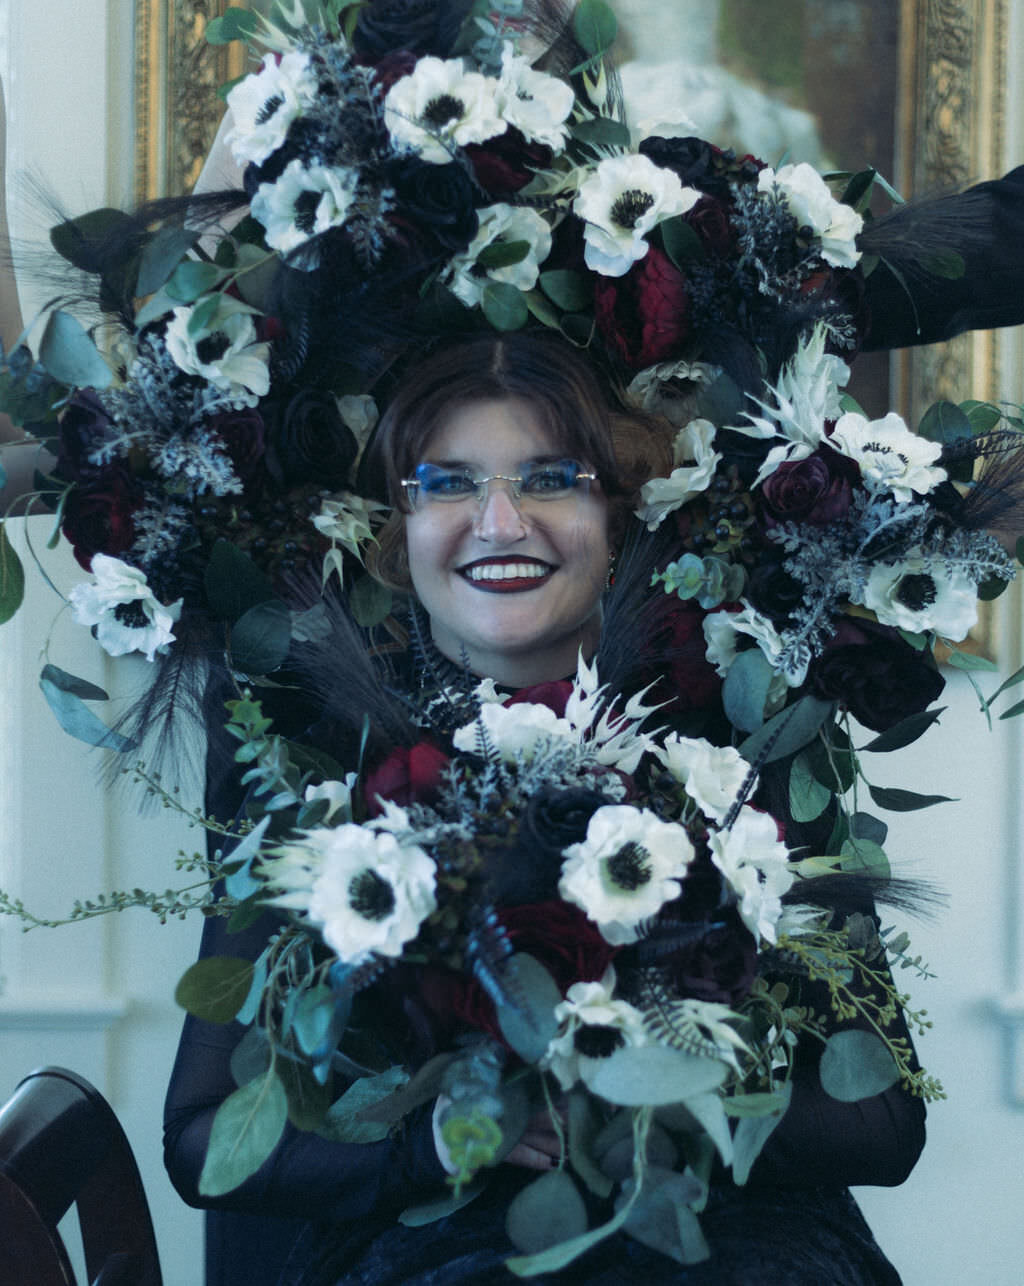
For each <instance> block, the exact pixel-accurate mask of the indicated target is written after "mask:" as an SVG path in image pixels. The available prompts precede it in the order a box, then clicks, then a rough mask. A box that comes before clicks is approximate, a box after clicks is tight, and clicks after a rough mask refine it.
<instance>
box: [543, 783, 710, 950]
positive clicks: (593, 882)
mask: <svg viewBox="0 0 1024 1286" xmlns="http://www.w3.org/2000/svg"><path fill="white" fill-rule="evenodd" d="M692 858H693V845H692V844H691V843H690V837H689V836H688V835H687V833H686V829H685V827H682V826H680V825H679V824H678V823H677V822H666V821H662V819H661V818H660V817H658V816H657V815H656V814H654V813H652V812H651V811H650V810H649V809H646V808H634V807H632V806H631V805H629V804H605V805H604V806H603V807H601V808H599V809H598V810H597V811H596V812H595V813H594V814H593V816H592V817H591V819H590V822H589V824H588V825H587V837H586V839H585V840H583V841H582V843H579V844H570V845H569V847H568V848H567V849H566V850H565V861H564V862H563V863H562V877H561V879H560V880H559V882H558V891H559V893H560V894H561V896H562V897H563V898H564V899H565V900H566V901H567V902H572V903H573V905H574V906H578V907H579V908H580V909H581V910H582V911H583V912H585V913H586V915H587V916H588V917H589V918H590V919H591V920H593V921H594V923H595V924H596V925H597V927H598V930H599V931H600V933H601V936H602V937H603V938H604V940H605V941H606V942H610V943H611V944H612V945H613V946H622V945H624V944H625V943H627V942H635V941H636V940H637V938H638V937H639V930H640V925H641V924H642V923H643V922H644V921H645V920H648V919H650V918H651V916H653V915H657V913H658V912H659V911H660V910H661V908H662V907H663V906H664V905H665V903H666V902H671V901H672V900H673V899H675V898H677V897H678V896H679V894H680V892H681V891H682V884H681V881H682V880H683V879H684V877H685V875H686V871H687V867H688V866H689V864H690V861H691V860H692Z"/></svg>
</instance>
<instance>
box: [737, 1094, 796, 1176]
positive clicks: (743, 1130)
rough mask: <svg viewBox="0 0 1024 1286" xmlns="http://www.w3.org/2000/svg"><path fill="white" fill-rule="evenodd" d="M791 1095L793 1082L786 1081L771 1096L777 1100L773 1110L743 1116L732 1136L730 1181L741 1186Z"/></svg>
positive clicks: (782, 1113) (785, 1108)
mask: <svg viewBox="0 0 1024 1286" xmlns="http://www.w3.org/2000/svg"><path fill="white" fill-rule="evenodd" d="M792 1096H793V1083H792V1082H791V1081H786V1082H785V1084H784V1085H783V1086H782V1087H781V1088H780V1090H779V1091H778V1093H777V1094H776V1095H773V1097H774V1098H775V1099H776V1100H777V1107H776V1109H775V1110H773V1111H770V1112H766V1113H764V1114H761V1113H758V1115H757V1116H743V1117H741V1118H740V1121H739V1124H738V1125H737V1126H736V1132H735V1133H734V1134H733V1136H732V1143H733V1158H732V1181H733V1183H735V1184H737V1185H738V1186H740V1187H742V1186H743V1184H745V1183H746V1181H747V1179H748V1178H749V1177H750V1168H751V1166H752V1165H753V1164H754V1162H755V1161H756V1160H757V1158H758V1157H759V1156H760V1154H761V1149H762V1148H763V1147H764V1145H765V1144H766V1143H767V1142H768V1139H769V1138H770V1137H771V1134H772V1131H773V1130H774V1129H775V1127H776V1126H777V1125H778V1123H779V1122H780V1121H781V1120H782V1118H783V1117H784V1116H785V1114H786V1110H787V1109H788V1107H789V1103H790V1099H791V1098H792Z"/></svg>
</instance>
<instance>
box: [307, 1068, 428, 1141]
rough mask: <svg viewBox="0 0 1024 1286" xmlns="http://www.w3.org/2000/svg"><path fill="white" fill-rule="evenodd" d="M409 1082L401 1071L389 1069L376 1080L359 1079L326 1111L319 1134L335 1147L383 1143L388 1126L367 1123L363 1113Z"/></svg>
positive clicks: (387, 1124)
mask: <svg viewBox="0 0 1024 1286" xmlns="http://www.w3.org/2000/svg"><path fill="white" fill-rule="evenodd" d="M408 1080H409V1075H408V1073H407V1072H406V1071H405V1070H404V1068H401V1067H391V1068H389V1069H388V1070H387V1071H386V1072H381V1073H380V1074H379V1075H377V1076H365V1077H361V1078H360V1079H359V1080H357V1081H355V1082H354V1083H353V1084H352V1085H350V1086H349V1088H348V1089H347V1090H346V1091H345V1093H344V1094H342V1096H341V1098H339V1099H338V1100H337V1102H335V1103H333V1104H332V1105H331V1107H330V1108H329V1109H328V1111H327V1115H326V1117H325V1120H324V1124H323V1128H322V1130H321V1133H322V1134H324V1135H325V1137H327V1138H329V1139H331V1140H332V1141H334V1142H336V1143H377V1142H379V1141H380V1140H381V1139H386V1138H387V1136H388V1133H389V1132H390V1129H391V1126H390V1124H389V1123H388V1122H387V1121H381V1120H374V1119H373V1118H370V1119H367V1118H366V1117H365V1116H364V1115H363V1110H364V1109H365V1108H367V1107H369V1106H372V1105H373V1104H375V1103H380V1102H383V1100H384V1099H386V1098H389V1097H390V1096H391V1095H392V1094H393V1093H394V1092H395V1090H397V1089H400V1088H401V1087H402V1086H403V1085H405V1084H407V1082H408Z"/></svg>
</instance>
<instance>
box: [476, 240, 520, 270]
mask: <svg viewBox="0 0 1024 1286" xmlns="http://www.w3.org/2000/svg"><path fill="white" fill-rule="evenodd" d="M529 253H530V243H529V241H492V242H491V244H490V245H489V246H484V248H483V249H482V250H481V251H480V253H479V254H478V255H477V257H476V262H477V267H480V268H510V267H511V266H512V265H513V264H516V263H522V262H523V260H524V259H525V258H526V256H527V255H528V254H529Z"/></svg>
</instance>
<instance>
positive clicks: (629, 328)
mask: <svg viewBox="0 0 1024 1286" xmlns="http://www.w3.org/2000/svg"><path fill="white" fill-rule="evenodd" d="M594 305H595V309H596V314H597V327H598V330H600V332H601V334H602V335H603V336H604V338H605V340H606V342H607V343H608V344H609V345H610V346H611V347H612V348H613V349H615V350H616V351H617V352H618V353H619V355H620V356H621V357H622V360H623V361H624V362H625V363H626V365H627V366H630V367H633V368H634V369H636V370H642V369H644V368H645V367H647V366H653V365H654V363H655V362H661V361H664V360H665V359H666V358H668V357H670V356H671V355H672V353H673V352H674V351H675V350H677V349H678V347H679V345H680V343H681V342H682V341H683V340H684V339H685V338H686V336H687V334H688V332H689V311H690V301H689V296H688V295H687V292H686V278H685V277H684V276H683V274H682V273H681V272H680V271H679V270H678V268H676V267H675V265H674V264H673V263H672V261H671V259H669V257H668V255H666V254H665V253H664V252H663V251H661V250H659V249H658V247H657V246H651V247H650V248H649V249H648V251H647V254H646V255H645V256H644V258H643V259H641V260H640V262H639V263H636V264H634V265H633V267H632V268H630V270H629V272H627V273H626V274H625V276H622V277H598V278H597V279H596V284H595V287H594Z"/></svg>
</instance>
